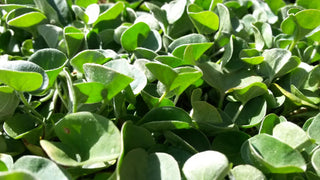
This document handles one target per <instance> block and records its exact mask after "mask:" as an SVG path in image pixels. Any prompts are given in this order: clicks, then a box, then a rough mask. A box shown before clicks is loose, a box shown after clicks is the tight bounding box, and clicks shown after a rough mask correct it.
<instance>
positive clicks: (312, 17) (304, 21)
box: [295, 9, 320, 29]
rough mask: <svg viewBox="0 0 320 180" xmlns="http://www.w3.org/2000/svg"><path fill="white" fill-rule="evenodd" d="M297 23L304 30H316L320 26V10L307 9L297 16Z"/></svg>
mask: <svg viewBox="0 0 320 180" xmlns="http://www.w3.org/2000/svg"><path fill="white" fill-rule="evenodd" d="M295 17H296V20H297V23H298V24H299V26H300V27H302V28H304V29H314V28H316V27H318V26H319V25H320V23H319V22H318V21H317V19H319V18H320V10H317V9H306V10H303V11H300V12H298V13H297V14H295Z"/></svg>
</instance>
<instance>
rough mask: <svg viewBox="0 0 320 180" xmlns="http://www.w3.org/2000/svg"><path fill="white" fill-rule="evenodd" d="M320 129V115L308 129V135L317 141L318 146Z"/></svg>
mask: <svg viewBox="0 0 320 180" xmlns="http://www.w3.org/2000/svg"><path fill="white" fill-rule="evenodd" d="M319 127H320V114H318V115H316V116H315V117H314V119H313V120H312V122H311V124H310V125H309V127H308V129H307V133H308V135H309V136H310V137H311V138H312V139H314V140H315V141H316V143H317V144H319V143H320V134H319V131H318V129H319Z"/></svg>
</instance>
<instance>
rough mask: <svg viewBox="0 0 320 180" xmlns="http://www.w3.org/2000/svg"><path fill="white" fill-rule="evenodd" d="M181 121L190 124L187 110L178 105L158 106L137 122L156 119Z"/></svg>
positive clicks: (154, 120)
mask: <svg viewBox="0 0 320 180" xmlns="http://www.w3.org/2000/svg"><path fill="white" fill-rule="evenodd" d="M170 120H176V121H182V122H186V123H189V124H191V123H192V119H191V117H190V116H189V114H188V113H187V112H185V111H184V110H183V109H181V108H178V107H171V106H167V107H158V108H154V109H152V110H151V111H149V112H148V113H147V114H146V115H145V116H144V117H143V118H142V119H141V120H140V121H139V122H138V124H143V123H147V122H156V121H170Z"/></svg>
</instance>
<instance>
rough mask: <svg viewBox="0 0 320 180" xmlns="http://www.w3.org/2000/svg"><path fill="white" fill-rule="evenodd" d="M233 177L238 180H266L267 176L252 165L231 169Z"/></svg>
mask: <svg viewBox="0 0 320 180" xmlns="http://www.w3.org/2000/svg"><path fill="white" fill-rule="evenodd" d="M231 174H232V177H233V178H235V179H237V180H246V179H261V180H266V179H267V178H266V177H265V175H264V174H263V173H262V172H261V171H260V170H259V169H257V168H255V167H254V166H251V165H247V164H246V165H238V166H236V167H234V168H233V169H231Z"/></svg>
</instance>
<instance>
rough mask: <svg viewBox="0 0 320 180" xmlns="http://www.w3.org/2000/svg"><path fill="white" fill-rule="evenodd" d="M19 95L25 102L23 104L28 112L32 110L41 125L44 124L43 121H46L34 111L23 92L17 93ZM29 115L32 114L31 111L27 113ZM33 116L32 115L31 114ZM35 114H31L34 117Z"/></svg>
mask: <svg viewBox="0 0 320 180" xmlns="http://www.w3.org/2000/svg"><path fill="white" fill-rule="evenodd" d="M17 92H18V95H19V97H20V99H21V101H22V102H23V104H24V105H25V106H26V107H27V108H28V110H30V111H31V112H32V113H33V114H34V115H35V116H34V117H35V119H36V120H37V121H39V122H40V123H41V124H43V120H44V119H45V118H44V117H43V116H42V115H41V114H40V113H38V112H37V111H36V110H34V109H33V107H32V106H31V105H30V104H29V103H28V101H27V99H26V97H24V95H23V92H21V91H17ZM27 112H28V113H30V112H29V111H27ZM30 114H31V113H30ZM33 114H31V115H32V116H33Z"/></svg>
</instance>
